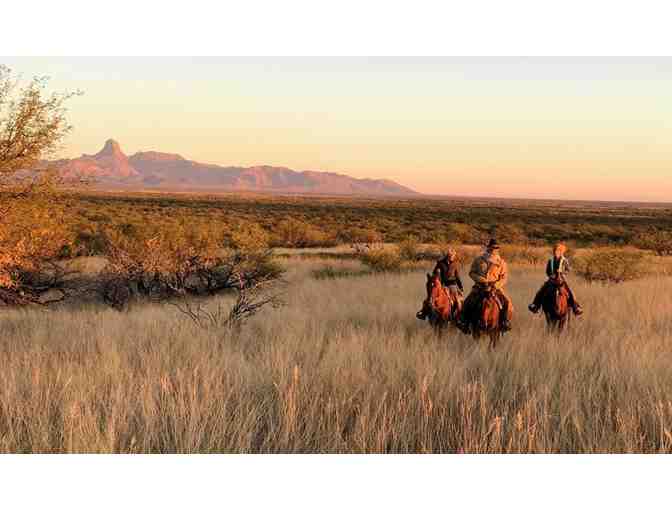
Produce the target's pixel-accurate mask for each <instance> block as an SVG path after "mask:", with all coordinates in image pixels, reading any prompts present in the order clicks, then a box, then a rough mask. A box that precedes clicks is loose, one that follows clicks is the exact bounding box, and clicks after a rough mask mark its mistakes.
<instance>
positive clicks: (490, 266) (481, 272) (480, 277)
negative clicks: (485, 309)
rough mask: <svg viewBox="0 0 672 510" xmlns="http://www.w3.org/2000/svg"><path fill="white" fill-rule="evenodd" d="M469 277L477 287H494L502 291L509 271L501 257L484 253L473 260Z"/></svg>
mask: <svg viewBox="0 0 672 510" xmlns="http://www.w3.org/2000/svg"><path fill="white" fill-rule="evenodd" d="M469 276H470V277H471V279H472V280H474V283H475V284H476V285H477V286H479V287H486V286H488V285H494V287H495V288H496V289H502V288H503V287H504V286H505V285H506V282H507V280H508V279H509V270H508V267H507V265H506V262H505V261H504V259H503V258H502V257H500V256H499V255H495V254H492V253H487V252H485V253H483V254H482V255H480V256H479V257H476V258H475V259H474V262H473V263H472V264H471V270H470V271H469Z"/></svg>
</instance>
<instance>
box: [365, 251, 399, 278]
mask: <svg viewBox="0 0 672 510" xmlns="http://www.w3.org/2000/svg"><path fill="white" fill-rule="evenodd" d="M361 260H362V262H363V263H364V264H365V265H367V266H368V267H369V268H370V269H371V270H372V271H375V272H378V273H383V272H391V271H399V270H401V265H402V262H403V261H402V259H401V256H400V254H399V251H398V250H390V249H385V248H376V249H373V250H368V251H366V252H364V253H363V254H362V255H361Z"/></svg>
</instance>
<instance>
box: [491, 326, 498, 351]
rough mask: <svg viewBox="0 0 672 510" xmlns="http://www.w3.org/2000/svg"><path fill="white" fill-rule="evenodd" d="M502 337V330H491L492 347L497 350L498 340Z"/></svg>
mask: <svg viewBox="0 0 672 510" xmlns="http://www.w3.org/2000/svg"><path fill="white" fill-rule="evenodd" d="M499 337H500V332H499V331H491V332H490V349H491V350H493V351H494V350H495V349H496V348H497V342H498V341H499Z"/></svg>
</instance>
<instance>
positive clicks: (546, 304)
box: [541, 280, 570, 334]
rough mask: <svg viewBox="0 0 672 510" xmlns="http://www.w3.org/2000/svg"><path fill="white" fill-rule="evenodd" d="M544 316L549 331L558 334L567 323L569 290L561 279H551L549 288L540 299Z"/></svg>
mask: <svg viewBox="0 0 672 510" xmlns="http://www.w3.org/2000/svg"><path fill="white" fill-rule="evenodd" d="M541 308H542V310H543V311H544V316H545V317H546V327H547V329H548V331H549V333H550V332H554V333H557V334H560V333H562V332H563V331H564V329H565V327H566V326H567V324H568V323H569V317H570V313H569V291H568V290H567V286H566V285H565V284H564V282H562V281H556V280H551V285H550V287H549V289H548V290H547V291H546V293H545V294H544V297H543V299H542V301H541Z"/></svg>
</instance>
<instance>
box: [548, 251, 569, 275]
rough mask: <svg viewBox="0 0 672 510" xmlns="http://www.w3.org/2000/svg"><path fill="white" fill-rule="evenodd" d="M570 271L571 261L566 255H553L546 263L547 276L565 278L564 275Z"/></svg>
mask: <svg viewBox="0 0 672 510" xmlns="http://www.w3.org/2000/svg"><path fill="white" fill-rule="evenodd" d="M569 271H570V267H569V261H568V260H567V259H566V258H565V257H564V256H561V257H560V258H559V259H557V258H555V257H551V258H550V260H549V261H548V263H547V264H546V276H548V277H549V278H558V279H564V275H565V274H567V273H569Z"/></svg>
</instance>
